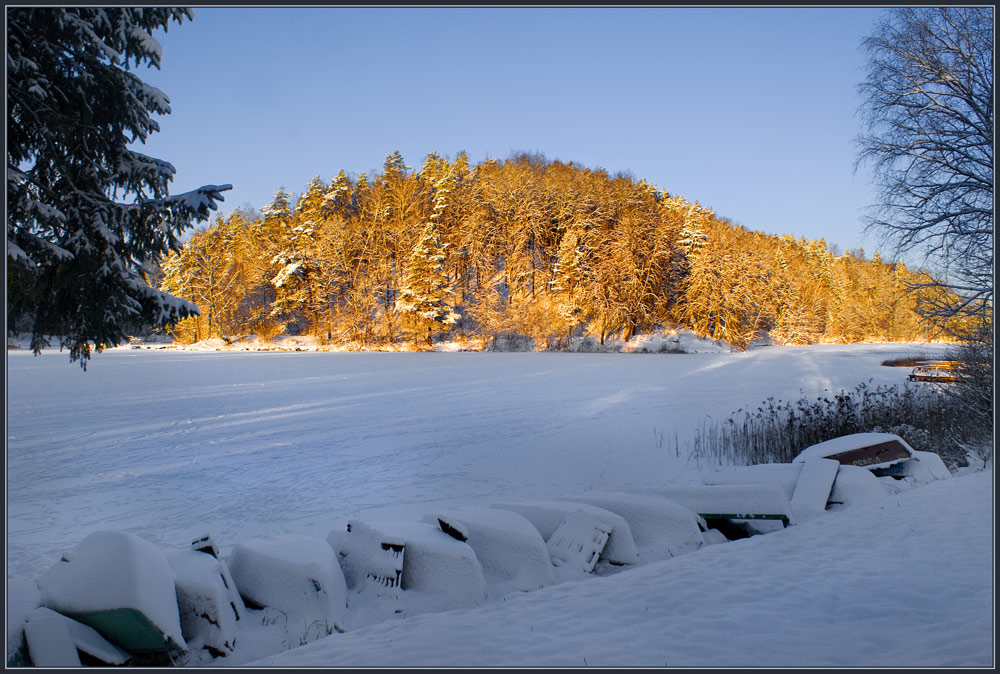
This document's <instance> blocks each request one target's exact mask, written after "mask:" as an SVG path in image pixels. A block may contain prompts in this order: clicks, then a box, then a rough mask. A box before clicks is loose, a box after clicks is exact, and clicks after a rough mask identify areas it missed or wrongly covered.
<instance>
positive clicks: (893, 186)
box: [858, 7, 993, 322]
mask: <svg viewBox="0 0 1000 674" xmlns="http://www.w3.org/2000/svg"><path fill="white" fill-rule="evenodd" d="M862 49H863V50H864V53H865V54H866V56H867V59H868V60H867V71H866V75H867V78H866V79H865V81H864V82H863V83H862V84H861V85H859V91H860V93H861V95H862V105H861V113H862V114H863V119H864V125H865V126H864V131H863V132H862V134H861V135H860V136H859V144H860V148H861V152H860V155H859V160H858V163H859V165H860V164H862V163H870V164H871V165H872V167H873V169H874V174H875V177H876V180H877V184H878V188H879V193H880V203H878V204H877V205H876V209H875V211H874V212H875V215H874V216H873V217H871V218H870V219H869V222H868V227H869V230H870V231H872V230H873V231H877V232H878V233H879V234H881V235H882V236H883V240H884V241H886V242H890V243H893V244H895V245H896V246H897V253H900V252H913V253H918V254H923V255H924V256H925V257H924V263H925V264H927V265H928V266H929V269H930V270H931V271H932V272H933V273H934V275H935V277H936V278H938V279H940V280H938V281H934V282H933V284H940V285H943V286H946V287H947V288H948V289H950V290H952V291H954V293H943V294H939V295H936V296H937V297H947V298H951V299H950V301H947V302H944V303H940V302H933V303H931V304H930V305H928V306H925V307H923V314H924V315H925V316H929V317H938V318H942V317H943V318H953V317H956V316H969V317H974V318H978V319H982V318H985V319H986V320H988V321H990V322H991V321H992V310H993V309H992V307H993V8H992V7H921V8H894V9H892V10H890V11H889V13H888V14H887V15H886V16H885V18H884V19H883V20H882V21H881V22H880V23H879V24H878V25H877V26H876V28H875V30H874V31H873V34H872V35H871V36H869V37H867V38H865V39H864V40H863V42H862Z"/></svg>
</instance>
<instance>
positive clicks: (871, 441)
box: [792, 433, 913, 470]
mask: <svg viewBox="0 0 1000 674" xmlns="http://www.w3.org/2000/svg"><path fill="white" fill-rule="evenodd" d="M883 443H898V445H899V446H897V447H896V450H899V449H900V447H901V448H902V450H901V452H900V453H905V454H908V456H899V457H895V458H887V459H886V460H884V461H880V462H878V463H874V462H873V463H870V464H865V465H866V467H867V468H868V469H869V470H872V469H875V468H887V467H888V466H891V465H893V464H896V463H900V462H901V461H906V460H907V459H908V458H909V457H911V456H913V448H912V447H910V446H909V445H908V444H907V443H906V441H905V440H903V439H902V438H901V437H899V436H898V435H896V434H895V433H852V434H850V435H843V436H841V437H839V438H833V439H832V440H827V441H826V442H820V443H818V444H815V445H812V446H811V447H806V448H805V449H803V450H802V451H801V452H799V454H798V456H796V457H795V458H794V459H792V463H802V462H803V461H806V460H808V459H819V458H826V457H833V456H836V455H838V454H842V453H845V452H851V451H852V450H857V449H861V448H863V447H873V446H875V445H880V444H883ZM894 455H895V452H894V451H890V452H888V453H887V456H889V457H894ZM869 460H870V461H874V459H869ZM841 461H844V459H841Z"/></svg>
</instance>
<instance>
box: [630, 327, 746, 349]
mask: <svg viewBox="0 0 1000 674" xmlns="http://www.w3.org/2000/svg"><path fill="white" fill-rule="evenodd" d="M732 350H733V349H732V346H730V345H729V343H727V342H724V341H722V340H719V339H711V338H709V337H702V336H700V335H698V334H697V333H695V332H692V331H691V330H687V329H680V330H671V331H669V332H664V331H659V330H657V331H655V332H653V333H652V334H648V335H638V336H636V337H634V338H633V339H631V340H629V341H628V342H626V343H625V344H624V345H623V347H622V351H624V352H626V353H726V352H729V351H732Z"/></svg>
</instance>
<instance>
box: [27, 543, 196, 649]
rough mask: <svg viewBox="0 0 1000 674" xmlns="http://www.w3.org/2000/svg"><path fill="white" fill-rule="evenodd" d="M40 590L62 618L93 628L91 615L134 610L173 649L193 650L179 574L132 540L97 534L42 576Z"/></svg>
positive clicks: (152, 549)
mask: <svg viewBox="0 0 1000 674" xmlns="http://www.w3.org/2000/svg"><path fill="white" fill-rule="evenodd" d="M38 587H39V589H40V590H41V591H42V597H43V599H42V604H43V605H44V606H46V607H48V608H51V609H53V610H55V611H58V612H59V613H62V614H64V615H67V616H70V617H73V618H77V619H79V620H81V621H84V622H87V617H86V616H87V615H88V614H94V613H98V612H104V611H113V610H117V609H133V610H135V611H138V612H139V613H141V614H142V615H143V616H145V618H146V619H147V620H148V621H149V622H150V623H151V624H152V626H153V627H154V628H156V629H157V630H158V631H159V632H160V633H162V635H163V637H164V639H165V640H167V641H168V645H169V642H173V643H174V644H176V645H177V646H179V647H180V648H181V649H186V648H187V645H186V644H185V642H184V637H183V636H182V635H181V625H180V615H179V613H178V609H177V593H176V591H175V589H174V574H173V571H172V570H171V569H170V565H169V564H168V563H167V559H166V556H165V555H164V554H163V552H162V551H160V550H159V549H158V548H157V547H156V546H155V545H153V544H152V543H150V542H148V541H145V540H143V539H141V538H138V537H136V536H133V535H132V534H128V533H125V532H122V531H97V532H94V533H92V534H90V535H88V536H87V537H86V538H84V539H83V540H82V541H81V542H80V543H79V544H78V545H77V546H76V547H75V548H73V550H72V551H70V552H68V553H66V554H65V555H63V558H62V559H61V560H60V561H58V562H56V564H55V565H54V566H52V567H51V568H50V569H49V570H48V571H46V572H45V574H43V575H42V577H41V578H40V579H39V581H38ZM97 629H98V630H99V631H100V630H102V628H101V627H98V628H97ZM106 636H108V637H109V639H111V640H112V641H115V637H111V636H109V635H106ZM118 645H120V646H123V647H125V648H129V645H128V644H124V643H119V644H118Z"/></svg>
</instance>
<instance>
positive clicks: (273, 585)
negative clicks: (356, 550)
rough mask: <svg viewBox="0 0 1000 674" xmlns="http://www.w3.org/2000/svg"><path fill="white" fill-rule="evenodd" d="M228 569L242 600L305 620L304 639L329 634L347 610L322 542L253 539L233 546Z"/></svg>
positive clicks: (340, 577) (339, 577)
mask: <svg viewBox="0 0 1000 674" xmlns="http://www.w3.org/2000/svg"><path fill="white" fill-rule="evenodd" d="M229 570H230V573H231V574H232V577H233V580H234V581H235V583H236V587H237V588H239V592H240V594H241V595H242V596H243V597H244V599H245V600H249V601H251V602H253V603H254V604H257V605H258V606H262V607H266V606H270V607H273V608H276V609H278V610H279V611H281V612H282V613H284V614H286V615H288V616H290V617H291V616H295V617H296V618H299V619H301V620H302V621H303V622H304V632H303V634H304V636H303V640H304V641H311V640H313V639H316V638H319V637H321V636H326V635H328V634H332V633H333V631H334V629H336V628H337V627H338V626H339V623H340V621H342V620H343V618H344V615H345V613H346V612H347V584H346V582H345V581H344V574H343V572H342V571H341V569H340V565H339V564H338V563H337V555H336V553H335V552H334V551H333V548H331V547H330V546H329V544H327V542H326V541H324V540H322V539H319V538H310V537H308V536H296V535H286V536H274V537H261V538H254V539H250V540H248V541H244V542H242V543H238V544H236V545H235V546H234V547H233V552H232V554H231V555H230V558H229Z"/></svg>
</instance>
